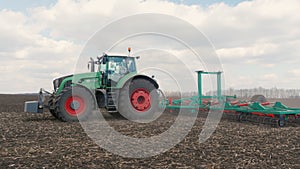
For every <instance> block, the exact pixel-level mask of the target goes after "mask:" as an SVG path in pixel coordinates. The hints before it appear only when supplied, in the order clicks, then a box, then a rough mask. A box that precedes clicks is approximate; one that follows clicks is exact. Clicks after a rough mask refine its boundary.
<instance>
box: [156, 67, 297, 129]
mask: <svg viewBox="0 0 300 169" xmlns="http://www.w3.org/2000/svg"><path fill="white" fill-rule="evenodd" d="M221 73H222V72H204V71H197V74H198V96H192V97H190V98H182V99H172V98H169V99H165V100H163V101H161V103H160V106H162V107H165V108H166V109H168V110H170V112H172V111H173V110H175V109H187V110H189V111H191V112H196V111H200V112H203V111H205V112H208V111H209V110H212V111H214V110H216V111H220V110H221V113H222V112H223V113H224V115H225V117H227V118H230V119H234V120H238V121H240V122H243V121H250V122H255V123H261V124H269V125H276V126H279V127H283V126H285V124H286V123H287V122H288V121H293V120H295V119H297V118H300V108H291V107H287V106H286V105H284V104H282V103H281V102H274V103H271V102H267V101H266V99H265V97H264V96H262V95H255V96H253V97H252V99H251V100H250V101H239V100H235V101H228V100H230V98H236V96H223V95H222V94H221V93H222V92H221V91H222V88H221ZM203 75H216V76H217V95H216V96H204V95H202V76H203Z"/></svg>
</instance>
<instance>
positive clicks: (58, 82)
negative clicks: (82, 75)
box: [53, 75, 73, 91]
mask: <svg viewBox="0 0 300 169" xmlns="http://www.w3.org/2000/svg"><path fill="white" fill-rule="evenodd" d="M72 77H73V75H67V76H62V77H59V78H57V79H54V80H53V86H54V91H56V90H57V89H58V88H59V86H60V84H61V83H62V82H63V80H65V79H66V78H72Z"/></svg>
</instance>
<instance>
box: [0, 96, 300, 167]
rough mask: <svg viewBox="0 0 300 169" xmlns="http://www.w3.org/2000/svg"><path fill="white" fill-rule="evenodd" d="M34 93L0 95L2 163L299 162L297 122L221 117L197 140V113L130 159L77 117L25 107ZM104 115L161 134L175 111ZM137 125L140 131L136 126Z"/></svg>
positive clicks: (127, 127) (123, 127)
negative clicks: (170, 139) (147, 153)
mask: <svg viewBox="0 0 300 169" xmlns="http://www.w3.org/2000/svg"><path fill="white" fill-rule="evenodd" d="M34 99H35V96H24V95H1V96H0V101H1V105H0V106H1V107H0V110H1V113H0V168H300V141H299V136H300V132H299V129H300V126H299V125H288V126H287V127H284V128H274V127H270V126H268V125H259V124H252V123H247V122H246V123H239V122H235V121H231V120H226V119H224V120H222V121H221V123H220V124H219V126H218V128H217V130H216V131H215V132H214V134H213V135H212V136H211V137H210V138H209V139H208V140H207V141H206V142H205V143H202V144H200V143H199V141H198V140H199V138H198V136H199V133H200V132H201V129H202V126H203V124H204V122H205V118H204V117H202V116H201V117H198V118H197V122H196V124H195V125H194V127H193V128H192V130H191V131H190V133H189V134H188V136H187V137H186V138H185V139H184V140H183V141H182V142H181V143H179V144H178V145H177V146H175V147H174V148H172V149H171V150H169V151H167V152H165V153H163V154H160V155H157V156H154V157H149V158H145V159H132V158H124V157H121V156H118V155H114V154H112V153H110V152H108V151H106V150H104V149H102V148H100V147H99V146H98V145H97V144H95V143H94V142H93V140H92V139H90V138H89V137H88V136H87V134H86V133H85V132H84V130H83V129H82V128H81V125H80V123H64V122H60V121H59V120H56V119H55V118H54V117H52V116H51V115H50V113H48V112H47V113H44V114H29V113H24V112H23V101H25V100H34ZM105 116H106V120H107V121H108V122H109V124H110V125H112V126H113V127H114V128H116V129H117V130H118V131H120V132H122V133H123V134H127V135H131V136H134V137H147V136H151V135H155V134H159V133H161V132H163V131H165V130H166V129H167V128H168V127H169V126H170V123H172V121H173V120H174V118H175V117H176V116H173V115H171V114H164V115H163V116H162V117H161V118H160V119H159V120H158V121H159V122H153V123H151V124H149V125H145V124H137V123H131V122H129V121H127V120H124V119H121V118H118V119H115V118H113V117H111V116H110V115H105ZM139 127H141V128H142V131H143V132H138V131H137V130H136V129H140V128H139ZM139 131H141V130H139Z"/></svg>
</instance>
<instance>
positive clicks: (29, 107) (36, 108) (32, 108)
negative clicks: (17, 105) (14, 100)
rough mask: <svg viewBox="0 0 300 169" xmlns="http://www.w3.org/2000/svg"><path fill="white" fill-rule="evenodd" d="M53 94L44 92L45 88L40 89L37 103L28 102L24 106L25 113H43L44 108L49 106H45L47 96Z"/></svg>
mask: <svg viewBox="0 0 300 169" xmlns="http://www.w3.org/2000/svg"><path fill="white" fill-rule="evenodd" d="M48 94H51V93H50V92H48V91H46V90H44V89H43V88H41V89H40V91H39V93H38V97H37V101H26V102H25V106H24V112H31V113H43V109H44V107H47V106H48V105H44V101H45V95H48Z"/></svg>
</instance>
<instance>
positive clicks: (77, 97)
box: [56, 86, 94, 122]
mask: <svg viewBox="0 0 300 169" xmlns="http://www.w3.org/2000/svg"><path fill="white" fill-rule="evenodd" d="M93 108H94V97H93V95H92V94H91V93H90V92H89V91H88V90H87V89H85V88H83V87H80V86H74V87H67V88H65V89H64V90H63V91H62V92H61V94H60V95H59V96H58V99H57V101H56V113H57V116H58V118H59V119H60V120H62V121H67V122H71V121H78V119H82V120H84V119H86V118H87V117H88V116H89V115H90V114H91V112H92V110H93Z"/></svg>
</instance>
